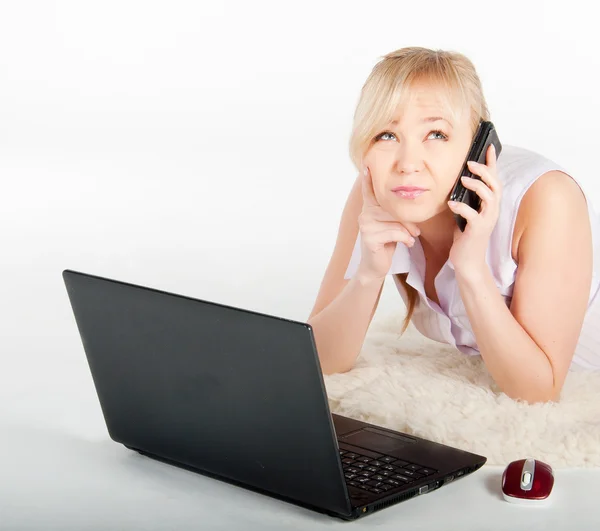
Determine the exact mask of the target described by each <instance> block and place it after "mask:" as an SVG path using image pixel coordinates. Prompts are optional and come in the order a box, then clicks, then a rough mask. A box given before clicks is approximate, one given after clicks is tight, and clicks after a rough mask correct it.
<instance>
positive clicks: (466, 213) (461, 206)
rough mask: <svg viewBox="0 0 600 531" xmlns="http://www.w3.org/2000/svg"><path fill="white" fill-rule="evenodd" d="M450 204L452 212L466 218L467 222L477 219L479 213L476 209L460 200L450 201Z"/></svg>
mask: <svg viewBox="0 0 600 531" xmlns="http://www.w3.org/2000/svg"><path fill="white" fill-rule="evenodd" d="M448 206H449V207H450V210H452V212H454V213H455V214H459V215H460V216H462V217H463V218H465V219H466V220H467V223H470V222H472V221H475V220H476V219H477V217H478V216H479V213H478V212H477V211H476V210H475V209H473V208H471V207H470V206H469V205H467V204H465V203H462V202H460V201H448Z"/></svg>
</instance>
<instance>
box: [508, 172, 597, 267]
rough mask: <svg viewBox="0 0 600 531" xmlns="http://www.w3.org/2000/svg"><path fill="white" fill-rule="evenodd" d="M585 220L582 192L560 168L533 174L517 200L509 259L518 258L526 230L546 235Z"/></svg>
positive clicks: (586, 217)
mask: <svg viewBox="0 0 600 531" xmlns="http://www.w3.org/2000/svg"><path fill="white" fill-rule="evenodd" d="M584 223H588V210H587V202H586V198H585V195H584V193H583V191H582V190H581V188H580V187H579V185H578V183H577V182H576V181H575V180H574V179H573V178H572V177H571V176H570V175H568V174H567V173H565V172H564V171H562V170H549V171H546V172H544V173H543V174H542V175H540V176H539V177H537V178H536V179H535V181H534V182H533V183H532V184H531V186H529V187H528V188H527V190H526V192H525V193H524V195H523V198H522V200H521V202H520V205H519V209H518V213H517V218H516V221H515V228H514V232H513V258H514V259H515V261H518V256H519V249H520V242H521V240H522V237H523V234H524V233H525V232H526V231H528V230H535V231H536V232H538V231H540V232H545V233H548V234H549V235H550V233H551V232H552V231H553V228H557V229H558V228H559V227H564V226H565V225H570V226H571V227H572V229H573V230H575V229H576V227H579V226H581V224H584Z"/></svg>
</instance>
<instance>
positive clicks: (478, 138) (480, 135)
mask: <svg viewBox="0 0 600 531" xmlns="http://www.w3.org/2000/svg"><path fill="white" fill-rule="evenodd" d="M490 144H494V147H495V148H496V158H498V157H499V156H500V153H501V152H502V144H500V140H499V139H498V134H497V133H496V128H495V127H494V124H493V123H492V122H486V121H485V120H481V122H479V128H478V129H477V132H476V133H475V136H474V137H473V143H472V144H471V149H470V150H469V153H468V155H467V158H466V159H465V162H464V163H463V167H462V169H461V170H460V173H459V174H458V178H457V179H456V183H455V185H454V188H453V189H452V191H451V192H450V201H461V202H462V203H466V204H467V205H469V206H470V207H471V208H473V209H475V210H477V212H479V209H480V208H481V198H480V197H479V196H478V195H477V194H476V193H475V192H474V191H472V190H468V189H467V188H465V187H464V186H463V184H462V183H461V182H460V178H461V177H462V176H463V175H466V176H467V177H471V178H473V179H479V180H481V177H479V175H475V174H474V173H472V172H471V171H470V170H469V167H468V166H467V161H469V160H474V161H475V162H479V163H480V164H485V163H486V160H485V154H486V153H487V149H488V147H489V145H490ZM454 218H455V219H456V223H457V225H458V228H459V229H460V230H461V231H463V232H464V230H465V227H466V226H467V220H466V219H465V218H463V217H462V216H461V215H459V214H454Z"/></svg>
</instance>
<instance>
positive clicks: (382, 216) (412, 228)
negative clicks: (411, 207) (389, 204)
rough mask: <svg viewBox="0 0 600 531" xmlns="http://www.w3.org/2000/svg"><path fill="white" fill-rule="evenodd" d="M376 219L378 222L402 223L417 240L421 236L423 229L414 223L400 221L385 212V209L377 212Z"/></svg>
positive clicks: (381, 208)
mask: <svg viewBox="0 0 600 531" xmlns="http://www.w3.org/2000/svg"><path fill="white" fill-rule="evenodd" d="M374 219H376V220H377V221H389V222H392V223H400V224H402V226H403V227H405V228H406V230H407V231H408V232H409V233H410V234H411V235H412V236H414V237H415V238H416V237H417V236H419V235H420V234H421V229H419V227H418V226H417V224H416V223H412V222H409V221H398V220H397V219H396V218H395V217H394V216H392V215H391V214H390V213H389V212H388V211H387V210H384V209H383V207H380V208H379V209H378V210H377V214H375V218H374Z"/></svg>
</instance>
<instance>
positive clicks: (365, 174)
mask: <svg viewBox="0 0 600 531" xmlns="http://www.w3.org/2000/svg"><path fill="white" fill-rule="evenodd" d="M368 171H369V169H368V168H367V167H366V166H365V169H364V170H363V175H364V176H365V177H366V176H367V173H368Z"/></svg>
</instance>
